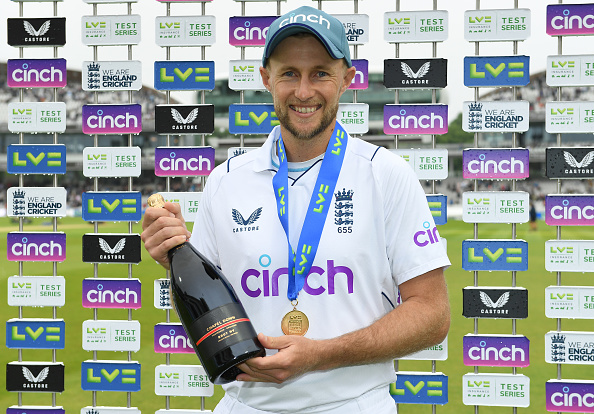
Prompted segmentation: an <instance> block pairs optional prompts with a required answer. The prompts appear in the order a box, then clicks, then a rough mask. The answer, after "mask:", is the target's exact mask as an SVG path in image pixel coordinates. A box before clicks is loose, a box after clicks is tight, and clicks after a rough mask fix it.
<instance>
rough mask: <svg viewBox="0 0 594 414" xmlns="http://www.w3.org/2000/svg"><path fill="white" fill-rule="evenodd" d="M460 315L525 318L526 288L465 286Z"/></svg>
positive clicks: (526, 314)
mask: <svg viewBox="0 0 594 414" xmlns="http://www.w3.org/2000/svg"><path fill="white" fill-rule="evenodd" d="M462 294H463V309H462V315H463V316H464V317H466V318H491V319H498V318H506V319H526V318H527V317H528V290H527V289H525V288H520V287H507V288H503V287H488V286H482V287H474V286H470V287H465V288H464V289H463V291H462Z"/></svg>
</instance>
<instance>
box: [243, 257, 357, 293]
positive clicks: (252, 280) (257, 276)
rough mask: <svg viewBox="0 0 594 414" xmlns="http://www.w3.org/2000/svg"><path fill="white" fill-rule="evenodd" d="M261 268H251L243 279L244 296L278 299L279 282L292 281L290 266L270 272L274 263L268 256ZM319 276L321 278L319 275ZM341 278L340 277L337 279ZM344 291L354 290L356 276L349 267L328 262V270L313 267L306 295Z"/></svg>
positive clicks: (350, 291)
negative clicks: (289, 277)
mask: <svg viewBox="0 0 594 414" xmlns="http://www.w3.org/2000/svg"><path fill="white" fill-rule="evenodd" d="M259 262H260V266H262V267H263V268H264V269H262V270H261V271H260V270H257V269H248V270H246V271H245V272H243V275H242V276H241V288H242V289H243V291H244V293H245V294H246V295H248V296H249V297H252V298H257V297H259V296H264V297H268V296H278V295H279V289H278V285H279V279H280V278H281V277H283V278H285V279H288V270H287V268H286V267H281V268H280V269H275V270H272V269H270V270H269V269H266V268H267V267H269V266H270V264H271V263H272V259H271V258H270V256H268V255H267V254H263V255H262V256H260V259H259ZM316 275H317V276H316ZM337 276H339V277H337ZM337 288H338V289H341V290H342V289H344V290H346V292H347V293H348V294H351V293H353V291H354V274H353V271H352V270H351V269H350V268H348V267H347V266H335V265H334V260H327V261H326V270H324V269H323V268H321V267H319V266H312V267H311V270H310V271H309V274H308V275H307V276H306V278H305V283H304V285H303V292H304V293H307V294H308V295H312V296H318V295H322V294H325V293H326V294H328V295H334V294H336V290H337Z"/></svg>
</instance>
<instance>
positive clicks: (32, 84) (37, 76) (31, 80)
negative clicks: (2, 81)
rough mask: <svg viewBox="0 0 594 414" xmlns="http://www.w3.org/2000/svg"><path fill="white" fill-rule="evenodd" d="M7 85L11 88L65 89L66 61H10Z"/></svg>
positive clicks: (8, 63) (7, 67)
mask: <svg viewBox="0 0 594 414" xmlns="http://www.w3.org/2000/svg"><path fill="white" fill-rule="evenodd" d="M6 71H7V74H6V84H7V85H8V86H9V87H10V88H63V87H65V86H66V82H67V73H66V59H8V61H7V62H6Z"/></svg>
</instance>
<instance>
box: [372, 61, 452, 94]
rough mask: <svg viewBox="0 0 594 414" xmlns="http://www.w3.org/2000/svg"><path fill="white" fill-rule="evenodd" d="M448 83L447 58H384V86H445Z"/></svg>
mask: <svg viewBox="0 0 594 414" xmlns="http://www.w3.org/2000/svg"><path fill="white" fill-rule="evenodd" d="M447 84H448V60H447V59H441V58H433V59H386V60H384V86H385V87H386V88H388V89H430V88H445V87H446V86H447Z"/></svg>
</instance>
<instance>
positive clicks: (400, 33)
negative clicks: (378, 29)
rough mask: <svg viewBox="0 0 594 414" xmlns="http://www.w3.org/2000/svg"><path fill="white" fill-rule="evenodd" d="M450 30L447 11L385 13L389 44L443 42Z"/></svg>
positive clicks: (386, 39)
mask: <svg viewBox="0 0 594 414" xmlns="http://www.w3.org/2000/svg"><path fill="white" fill-rule="evenodd" d="M448 28H449V23H448V12H447V11H446V10H426V11H406V12H386V13H384V40H385V41H386V42H389V43H419V42H443V41H444V40H447V38H448Z"/></svg>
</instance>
